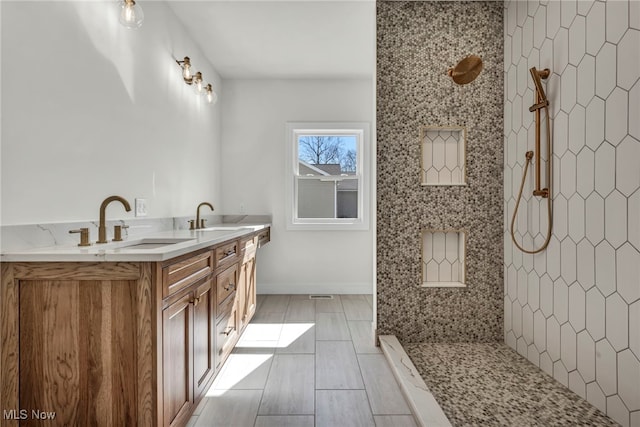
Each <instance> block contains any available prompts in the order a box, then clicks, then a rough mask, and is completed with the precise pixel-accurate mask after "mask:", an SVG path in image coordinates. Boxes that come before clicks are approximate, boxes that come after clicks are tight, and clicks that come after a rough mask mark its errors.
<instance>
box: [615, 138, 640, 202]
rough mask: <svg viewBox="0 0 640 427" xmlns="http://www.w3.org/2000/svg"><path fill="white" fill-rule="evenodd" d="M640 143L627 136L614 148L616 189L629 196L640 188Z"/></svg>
mask: <svg viewBox="0 0 640 427" xmlns="http://www.w3.org/2000/svg"><path fill="white" fill-rule="evenodd" d="M638 159H640V141H637V140H635V139H634V138H632V137H631V136H627V137H626V138H625V139H624V140H623V141H622V142H621V143H620V145H618V147H617V148H616V188H617V189H618V190H620V192H621V193H622V194H624V195H625V196H630V195H631V194H633V193H634V192H635V191H636V190H637V189H638V188H640V167H638Z"/></svg>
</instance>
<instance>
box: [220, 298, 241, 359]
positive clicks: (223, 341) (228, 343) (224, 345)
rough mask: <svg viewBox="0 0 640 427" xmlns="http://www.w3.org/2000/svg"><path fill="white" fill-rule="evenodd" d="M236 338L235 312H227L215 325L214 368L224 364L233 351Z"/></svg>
mask: <svg viewBox="0 0 640 427" xmlns="http://www.w3.org/2000/svg"><path fill="white" fill-rule="evenodd" d="M232 306H233V304H232ZM237 336H238V325H237V323H236V312H235V310H231V311H227V312H226V313H225V315H224V316H223V317H222V319H221V320H220V321H219V322H218V324H217V325H216V368H218V367H219V366H220V365H222V363H224V360H225V359H226V357H227V355H228V354H229V353H230V352H231V350H232V349H233V345H234V344H235V341H236V338H237Z"/></svg>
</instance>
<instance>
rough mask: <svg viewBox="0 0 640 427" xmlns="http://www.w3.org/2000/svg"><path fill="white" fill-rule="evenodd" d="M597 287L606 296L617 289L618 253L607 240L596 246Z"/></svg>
mask: <svg viewBox="0 0 640 427" xmlns="http://www.w3.org/2000/svg"><path fill="white" fill-rule="evenodd" d="M596 287H597V288H598V289H599V290H600V292H602V295H604V296H609V295H611V294H612V293H613V292H614V291H615V289H616V253H615V250H614V249H613V248H612V247H611V245H610V244H609V242H607V241H606V240H605V241H603V242H600V243H599V244H598V246H596Z"/></svg>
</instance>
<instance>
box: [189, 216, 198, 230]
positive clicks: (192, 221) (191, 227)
mask: <svg viewBox="0 0 640 427" xmlns="http://www.w3.org/2000/svg"><path fill="white" fill-rule="evenodd" d="M187 222H188V223H189V230H195V229H196V220H195V219H190V220H189V221H187Z"/></svg>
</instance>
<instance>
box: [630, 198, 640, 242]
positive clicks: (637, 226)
mask: <svg viewBox="0 0 640 427" xmlns="http://www.w3.org/2000/svg"><path fill="white" fill-rule="evenodd" d="M627 210H628V212H629V218H640V189H638V190H636V192H635V193H633V194H632V195H631V197H629V198H628V199H627ZM627 239H629V243H631V244H632V245H633V246H635V248H636V249H640V221H629V227H628V228H627Z"/></svg>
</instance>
